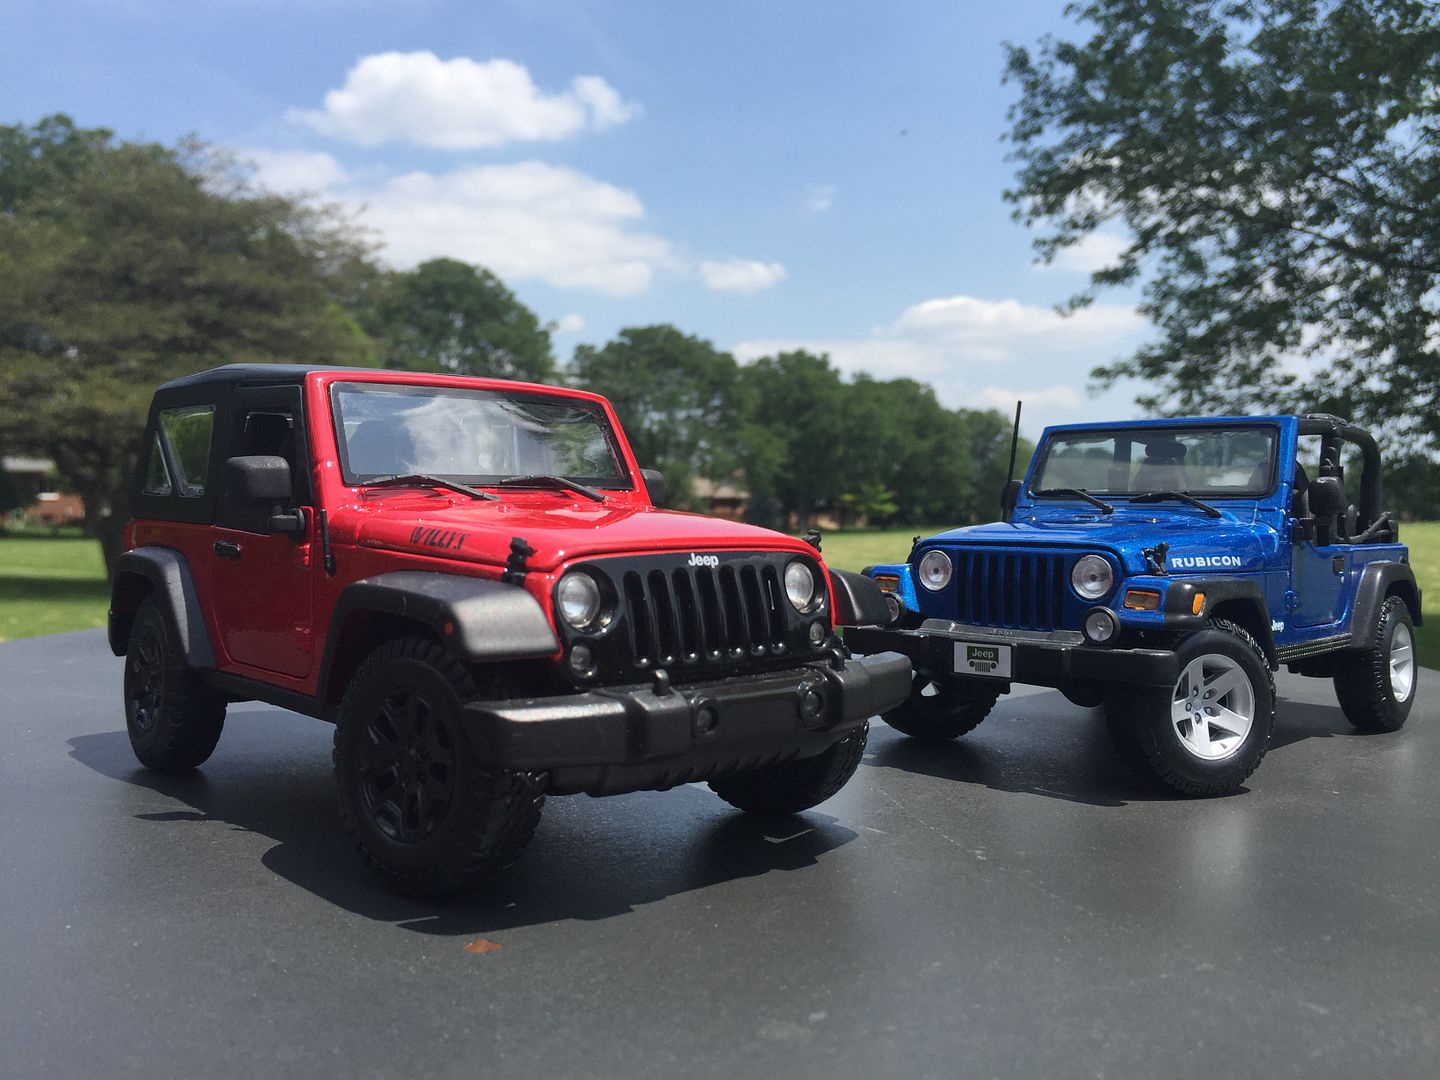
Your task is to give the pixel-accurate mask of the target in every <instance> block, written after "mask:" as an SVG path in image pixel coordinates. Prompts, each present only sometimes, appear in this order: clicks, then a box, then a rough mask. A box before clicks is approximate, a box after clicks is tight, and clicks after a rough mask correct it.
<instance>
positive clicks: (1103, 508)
mask: <svg viewBox="0 0 1440 1080" xmlns="http://www.w3.org/2000/svg"><path fill="white" fill-rule="evenodd" d="M1035 494H1036V495H1039V496H1041V497H1042V498H1043V497H1046V496H1054V495H1073V496H1075V497H1076V498H1077V499H1084V500H1085V501H1086V502H1088V503H1089V504H1090V505H1091V506H1093V507H1095V508H1096V509H1097V510H1099V511H1100V512H1101V513H1102V514H1113V513H1114V512H1115V508H1114V507H1113V506H1111V505H1110V504H1109V503H1107V502H1102V501H1101V500H1099V499H1097V498H1096V497H1095V496H1094V495H1091V494H1090V493H1089V492H1088V491H1086V490H1085V489H1084V488H1044V489H1042V490H1040V491H1037V492H1035Z"/></svg>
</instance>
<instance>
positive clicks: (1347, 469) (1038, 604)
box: [846, 415, 1420, 795]
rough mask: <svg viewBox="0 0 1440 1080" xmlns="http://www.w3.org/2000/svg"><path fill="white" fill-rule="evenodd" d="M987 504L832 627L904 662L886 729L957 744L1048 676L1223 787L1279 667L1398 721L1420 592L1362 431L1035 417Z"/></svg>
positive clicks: (1141, 758) (1262, 742)
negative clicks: (873, 615) (995, 505)
mask: <svg viewBox="0 0 1440 1080" xmlns="http://www.w3.org/2000/svg"><path fill="white" fill-rule="evenodd" d="M1357 474H1358V476H1357ZM1357 479H1358V484H1357V483H1356V482H1355V481H1356V480H1357ZM1347 485H1348V487H1347ZM1352 495H1353V496H1354V497H1355V498H1356V499H1357V501H1356V502H1354V503H1352V502H1351V497H1352ZM1002 502H1003V505H1004V509H1005V520H1004V521H1000V522H995V523H992V524H989V525H978V526H975V527H972V528H964V529H955V530H953V531H951V532H947V533H942V534H940V535H939V536H932V537H930V538H929V539H927V540H919V539H918V538H917V541H916V543H915V545H914V547H913V549H912V550H911V552H910V558H909V560H908V562H905V563H900V564H897V565H892V566H872V567H868V568H867V569H866V573H867V574H869V575H870V576H871V577H873V578H875V580H876V582H877V583H878V584H879V585H880V587H881V588H882V589H883V590H885V591H886V593H887V600H888V602H889V605H890V622H889V625H888V626H885V627H865V628H854V629H851V630H850V631H848V632H847V634H846V644H847V645H848V646H849V647H850V648H851V649H853V650H855V651H857V652H861V653H873V652H883V651H887V650H894V651H897V652H902V653H905V654H906V655H908V656H909V657H910V658H911V661H912V662H913V665H914V668H915V676H914V684H913V686H912V691H911V694H910V697H909V698H908V700H906V701H905V702H904V703H903V704H902V705H900V706H898V707H897V708H896V709H895V710H893V711H892V712H890V713H887V714H885V720H886V721H887V722H888V723H889V724H890V725H891V726H892V727H895V728H897V729H899V730H900V731H902V732H904V733H906V734H907V735H911V736H915V737H917V738H929V739H953V738H955V737H956V736H959V735H963V734H964V733H965V732H967V731H969V730H971V729H972V728H974V727H975V726H976V725H977V724H979V723H980V721H981V720H983V719H984V718H985V715H986V714H987V713H988V712H989V711H990V709H991V707H992V706H993V705H994V704H995V701H996V699H997V698H998V697H999V695H1000V694H1002V693H1005V692H1007V691H1008V690H1009V688H1010V684H1011V683H1012V682H1020V683H1032V684H1037V685H1041V686H1053V687H1057V688H1059V689H1060V691H1061V692H1062V693H1063V694H1064V695H1065V696H1066V697H1067V698H1069V699H1070V700H1071V701H1072V702H1074V703H1075V704H1077V705H1081V706H1085V707H1092V706H1099V705H1104V707H1105V711H1106V720H1107V723H1108V726H1109V729H1110V732H1111V735H1112V737H1113V739H1114V741H1115V743H1116V745H1117V747H1118V748H1119V750H1120V753H1121V755H1122V756H1123V757H1124V759H1125V760H1126V761H1127V762H1129V763H1130V764H1131V765H1132V766H1133V767H1134V768H1136V769H1137V770H1138V771H1140V772H1141V773H1142V774H1144V775H1146V776H1149V777H1151V778H1152V779H1154V780H1156V781H1158V782H1159V783H1160V784H1162V785H1164V786H1166V787H1168V788H1170V789H1171V790H1174V791H1176V792H1180V793H1182V794H1186V795H1219V794H1223V793H1225V792H1230V791H1234V790H1235V789H1236V788H1238V787H1239V786H1240V785H1241V784H1242V783H1243V782H1244V781H1245V779H1246V777H1248V776H1249V775H1250V774H1251V773H1252V772H1253V771H1254V770H1255V768H1256V766H1258V765H1259V764H1260V759H1261V758H1262V757H1264V756H1265V749H1266V746H1267V744H1268V743H1269V741H1270V732H1271V729H1272V727H1273V725H1274V721H1275V686H1274V680H1273V678H1272V676H1271V672H1272V671H1274V670H1276V669H1277V668H1278V667H1279V665H1281V664H1286V665H1288V667H1289V669H1290V670H1291V671H1292V672H1297V673H1299V674H1301V675H1310V676H1315V677H1321V678H1330V679H1333V680H1334V683H1335V692H1336V695H1337V696H1338V697H1339V699H1340V705H1341V707H1342V708H1343V709H1344V711H1345V715H1346V717H1348V718H1349V720H1350V721H1351V723H1353V724H1355V725H1356V726H1357V727H1359V728H1362V729H1364V730H1367V731H1394V730H1396V729H1397V728H1399V727H1400V726H1401V725H1402V724H1403V723H1404V722H1405V718H1406V716H1407V715H1408V714H1409V712H1410V706H1411V704H1412V703H1413V702H1414V699H1415V692H1416V682H1417V677H1418V674H1419V672H1418V668H1417V666H1416V663H1415V652H1414V627H1415V626H1417V625H1419V623H1420V589H1419V588H1418V587H1417V585H1416V583H1415V575H1414V573H1413V572H1412V571H1411V568H1410V565H1409V555H1408V552H1407V549H1406V548H1405V546H1404V545H1402V544H1401V543H1399V527H1398V524H1397V523H1396V521H1395V519H1394V518H1393V517H1392V516H1391V515H1390V514H1388V513H1386V512H1385V511H1384V510H1382V508H1381V491H1380V452H1379V450H1378V448H1377V447H1376V444H1375V440H1374V439H1373V438H1371V437H1370V435H1368V434H1367V433H1366V432H1364V431H1361V430H1359V429H1357V428H1355V427H1352V426H1351V425H1350V424H1348V423H1346V422H1345V421H1343V420H1340V419H1338V418H1336V417H1333V416H1317V415H1312V416H1261V417H1245V418H1234V417H1226V418H1221V419H1214V420H1201V419H1185V420H1152V421H1143V422H1133V423H1120V424H1085V425H1066V426H1062V427H1052V428H1048V429H1047V430H1046V431H1045V434H1044V436H1043V437H1042V439H1041V441H1040V445H1039V446H1038V447H1037V449H1036V452H1035V457H1034V460H1033V461H1032V462H1031V464H1030V468H1029V470H1028V472H1027V473H1026V476H1025V479H1024V481H1023V482H1022V481H1019V480H1012V481H1010V482H1009V484H1007V485H1006V488H1005V493H1004V497H1003V500H1002Z"/></svg>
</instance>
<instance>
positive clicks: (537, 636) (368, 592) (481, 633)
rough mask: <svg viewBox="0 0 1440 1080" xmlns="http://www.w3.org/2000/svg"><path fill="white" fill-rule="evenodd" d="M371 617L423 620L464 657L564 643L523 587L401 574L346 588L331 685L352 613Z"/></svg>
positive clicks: (335, 619)
mask: <svg viewBox="0 0 1440 1080" xmlns="http://www.w3.org/2000/svg"><path fill="white" fill-rule="evenodd" d="M362 612H370V613H373V614H377V615H393V616H396V617H398V618H402V619H407V620H410V621H413V622H418V623H421V624H422V625H424V626H426V627H429V628H430V629H431V630H433V631H434V632H435V636H436V637H438V638H439V639H440V640H441V641H442V642H444V643H445V645H446V647H447V648H449V649H450V650H451V651H452V652H454V654H455V655H456V656H458V657H460V658H461V659H463V660H477V661H486V660H491V661H493V660H528V659H538V658H542V657H547V656H553V655H554V654H555V653H556V652H557V651H559V648H560V643H559V642H558V641H557V640H556V638H555V631H554V629H553V628H552V627H551V625H550V620H549V619H547V618H546V617H545V612H544V610H543V609H542V608H541V606H540V604H539V602H538V601H537V600H536V599H535V598H534V597H533V596H531V595H530V594H529V593H528V592H526V591H525V590H524V589H523V588H522V587H520V586H519V585H511V584H508V583H507V582H503V581H494V580H491V579H490V578H478V577H467V576H465V575H462V574H444V573H438V572H435V571H430V570H393V571H391V572H389V573H385V574H377V575H376V576H375V577H371V578H361V579H360V580H359V581H353V582H351V583H350V584H349V585H347V586H345V588H344V589H342V590H341V591H340V596H339V597H338V598H337V600H336V601H335V610H334V612H333V614H332V615H331V617H330V629H329V633H328V634H327V636H326V640H325V653H324V657H323V658H322V660H321V665H320V671H321V685H322V686H324V685H327V683H328V679H329V675H330V671H331V668H332V665H333V664H334V663H335V659H336V657H335V651H336V647H337V643H338V642H339V641H340V640H341V636H342V634H343V632H344V629H345V623H346V620H347V619H349V618H350V617H351V616H352V615H355V614H358V613H362Z"/></svg>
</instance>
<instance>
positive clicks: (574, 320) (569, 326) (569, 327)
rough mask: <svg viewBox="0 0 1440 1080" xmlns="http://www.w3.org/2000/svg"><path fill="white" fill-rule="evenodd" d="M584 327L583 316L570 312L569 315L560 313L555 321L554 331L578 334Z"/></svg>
mask: <svg viewBox="0 0 1440 1080" xmlns="http://www.w3.org/2000/svg"><path fill="white" fill-rule="evenodd" d="M584 329H585V316H584V315H577V314H575V313H574V312H571V313H570V314H569V315H561V316H560V318H559V319H557V320H556V321H555V333H557V334H578V333H579V332H580V331H581V330H584Z"/></svg>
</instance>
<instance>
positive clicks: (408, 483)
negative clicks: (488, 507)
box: [360, 473, 500, 499]
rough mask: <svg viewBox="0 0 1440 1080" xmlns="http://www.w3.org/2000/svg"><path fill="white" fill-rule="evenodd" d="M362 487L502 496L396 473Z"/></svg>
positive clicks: (440, 479) (451, 482)
mask: <svg viewBox="0 0 1440 1080" xmlns="http://www.w3.org/2000/svg"><path fill="white" fill-rule="evenodd" d="M360 486H361V487H437V488H445V489H446V490H448V491H458V492H459V493H460V494H461V495H469V496H470V497H471V498H472V499H498V498H499V497H500V496H498V495H492V494H490V492H488V491H480V490H479V489H478V488H473V487H470V486H469V485H468V484H462V483H459V482H458V481H456V480H446V479H445V478H444V477H443V476H427V475H426V474H425V473H396V474H395V475H393V476H377V477H376V478H375V479H374V480H366V481H364V482H363V483H362V484H361V485H360Z"/></svg>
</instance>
